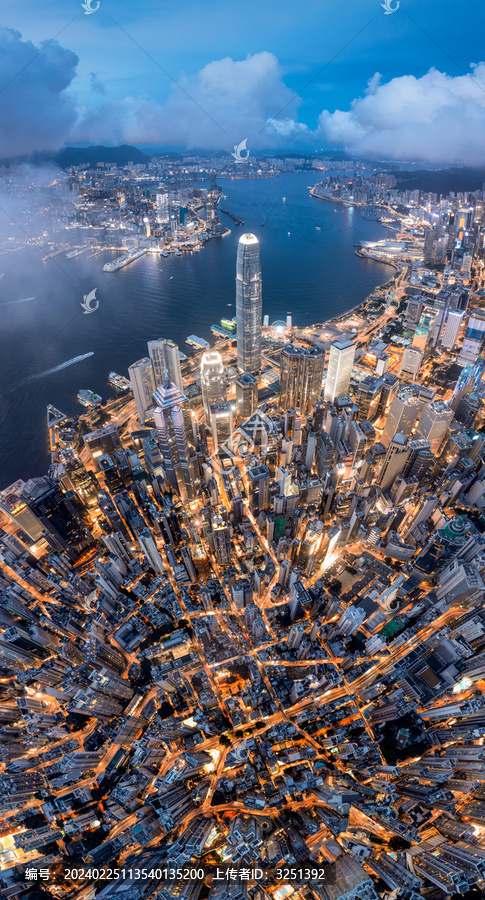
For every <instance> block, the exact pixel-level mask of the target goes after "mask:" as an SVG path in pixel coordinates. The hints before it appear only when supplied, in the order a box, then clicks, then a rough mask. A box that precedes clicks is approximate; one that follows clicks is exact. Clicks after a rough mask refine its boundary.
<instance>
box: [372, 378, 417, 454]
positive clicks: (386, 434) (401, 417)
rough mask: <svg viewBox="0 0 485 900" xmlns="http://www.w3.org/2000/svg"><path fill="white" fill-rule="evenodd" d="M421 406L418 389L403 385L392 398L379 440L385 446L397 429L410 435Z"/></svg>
mask: <svg viewBox="0 0 485 900" xmlns="http://www.w3.org/2000/svg"><path fill="white" fill-rule="evenodd" d="M422 407H423V402H422V400H420V399H419V391H415V390H413V389H412V388H410V387H409V388H406V387H404V388H401V389H400V390H399V391H398V393H397V394H396V396H395V397H394V398H393V400H392V403H391V406H390V408H389V412H388V414H387V419H386V424H385V426H384V431H383V432H382V435H381V441H382V443H383V444H384V446H385V447H387V446H388V445H389V442H390V441H391V439H392V438H393V437H394V435H395V434H397V432H398V431H400V432H402V433H403V434H405V435H407V437H409V436H410V434H411V432H412V430H413V428H414V426H415V424H416V420H417V418H418V416H419V414H420V412H421V409H422Z"/></svg>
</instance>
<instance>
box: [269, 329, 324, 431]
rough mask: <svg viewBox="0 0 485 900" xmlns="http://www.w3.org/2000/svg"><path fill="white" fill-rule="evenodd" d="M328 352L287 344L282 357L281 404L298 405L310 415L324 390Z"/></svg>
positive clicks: (304, 413)
mask: <svg viewBox="0 0 485 900" xmlns="http://www.w3.org/2000/svg"><path fill="white" fill-rule="evenodd" d="M324 365H325V353H324V351H323V350H320V349H319V348H318V347H312V349H311V350H306V349H303V348H300V347H294V346H293V344H285V346H284V347H283V350H282V351H281V356H280V406H281V407H283V409H289V408H290V407H295V408H296V409H299V410H300V411H301V412H302V414H303V415H304V416H306V415H308V413H309V412H310V410H311V409H312V407H313V406H315V404H316V402H317V400H318V399H319V397H320V394H321V391H322V378H323V368H324Z"/></svg>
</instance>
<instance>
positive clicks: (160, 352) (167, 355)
mask: <svg viewBox="0 0 485 900" xmlns="http://www.w3.org/2000/svg"><path fill="white" fill-rule="evenodd" d="M148 355H149V357H150V359H151V362H152V366H153V377H154V379H155V387H160V385H161V384H163V382H164V379H165V371H167V372H168V377H169V378H170V381H173V383H174V384H175V385H176V386H177V387H178V389H179V391H181V392H182V393H183V390H184V384H183V381H182V372H181V371H180V356H179V348H178V347H177V344H174V342H173V341H169V340H166V339H165V338H159V339H158V340H157V341H148Z"/></svg>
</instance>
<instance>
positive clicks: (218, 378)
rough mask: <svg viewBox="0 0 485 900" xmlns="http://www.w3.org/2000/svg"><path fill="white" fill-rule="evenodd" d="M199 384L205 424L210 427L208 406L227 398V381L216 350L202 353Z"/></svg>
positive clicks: (222, 401) (220, 358)
mask: <svg viewBox="0 0 485 900" xmlns="http://www.w3.org/2000/svg"><path fill="white" fill-rule="evenodd" d="M200 385H201V388H202V404H203V407H204V416H205V421H206V424H207V425H209V427H210V407H211V404H212V403H224V402H225V401H226V399H227V382H226V373H225V371H224V363H223V362H222V356H221V354H220V353H219V352H218V351H217V350H208V351H207V353H203V354H202V360H201V363H200Z"/></svg>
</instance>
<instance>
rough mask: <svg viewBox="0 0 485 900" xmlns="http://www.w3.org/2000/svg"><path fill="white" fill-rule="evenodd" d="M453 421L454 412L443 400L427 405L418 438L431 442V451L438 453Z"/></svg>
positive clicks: (419, 424) (423, 412) (421, 417)
mask: <svg viewBox="0 0 485 900" xmlns="http://www.w3.org/2000/svg"><path fill="white" fill-rule="evenodd" d="M452 419H453V410H452V409H450V407H449V406H448V404H447V403H443V402H442V401H441V400H439V401H436V402H434V403H426V404H425V406H424V407H423V411H422V413H421V415H420V417H419V421H418V425H417V428H416V437H417V438H422V439H423V440H425V441H430V442H431V448H430V449H431V450H432V452H433V453H437V452H438V450H439V448H440V447H441V444H442V443H443V440H444V438H445V436H446V432H447V430H448V426H449V425H450V424H451V421H452Z"/></svg>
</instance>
